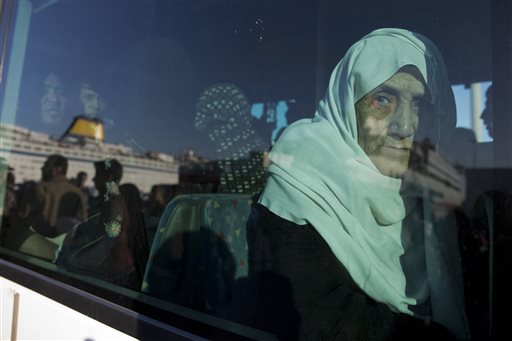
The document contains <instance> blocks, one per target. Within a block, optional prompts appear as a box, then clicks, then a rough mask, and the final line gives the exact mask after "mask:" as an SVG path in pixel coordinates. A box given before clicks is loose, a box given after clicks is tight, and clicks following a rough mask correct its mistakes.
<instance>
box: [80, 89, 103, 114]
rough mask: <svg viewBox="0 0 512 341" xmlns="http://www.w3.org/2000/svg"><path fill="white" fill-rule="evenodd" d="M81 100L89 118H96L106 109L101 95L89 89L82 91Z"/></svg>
mask: <svg viewBox="0 0 512 341" xmlns="http://www.w3.org/2000/svg"><path fill="white" fill-rule="evenodd" d="M80 100H81V101H82V104H83V105H84V114H85V116H87V117H96V116H98V114H99V113H100V112H101V111H103V109H105V102H104V101H103V98H101V95H100V94H99V93H97V92H96V91H94V90H92V89H89V88H87V87H82V88H81V89H80Z"/></svg>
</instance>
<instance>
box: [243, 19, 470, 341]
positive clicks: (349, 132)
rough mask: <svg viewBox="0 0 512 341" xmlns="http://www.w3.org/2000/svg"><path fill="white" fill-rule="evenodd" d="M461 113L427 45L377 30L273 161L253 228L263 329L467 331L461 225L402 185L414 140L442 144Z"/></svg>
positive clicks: (287, 334) (391, 335) (321, 335)
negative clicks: (446, 220)
mask: <svg viewBox="0 0 512 341" xmlns="http://www.w3.org/2000/svg"><path fill="white" fill-rule="evenodd" d="M454 115H455V105H454V99H453V94H452V91H451V88H450V84H449V82H448V79H447V76H446V72H445V68H444V62H443V60H442V57H441V56H440V54H439V51H438V50H437V48H436V47H435V46H434V45H433V43H432V42H430V41H429V40H428V39H426V38H425V37H423V36H421V35H419V34H416V33H412V32H409V31H406V30H402V29H380V30H376V31H374V32H372V33H370V34H368V35H367V36H365V37H364V38H362V39H361V40H360V41H358V42H357V43H355V44H354V45H353V46H352V47H351V48H350V49H349V50H348V52H347V54H346V55H345V56H344V57H343V59H342V60H341V61H340V63H339V64H338V65H337V66H336V68H335V69H334V71H333V73H332V76H331V79H330V82H329V87H328V90H327V94H326V96H325V98H324V99H323V100H322V101H321V102H320V104H319V106H318V109H317V112H316V114H315V116H314V118H312V119H303V120H300V121H298V122H296V123H294V124H292V125H291V126H290V127H289V128H288V129H287V130H286V131H285V132H284V133H283V135H282V136H281V138H280V139H279V141H278V142H277V143H276V145H275V146H274V148H273V150H272V153H271V156H270V157H271V160H272V165H271V166H270V168H269V172H270V175H269V179H268V183H267V185H266V187H265V190H264V192H263V193H262V195H261V197H260V200H259V204H258V205H257V206H256V209H255V210H254V212H253V215H252V219H251V221H250V224H249V226H248V228H249V230H248V238H249V241H250V245H251V249H250V257H251V263H250V268H251V271H252V276H253V278H257V279H258V281H257V282H258V297H257V302H258V307H259V309H258V310H257V313H256V317H255V320H256V321H255V324H254V325H255V326H256V327H259V328H262V329H266V330H268V331H271V332H274V333H276V334H277V335H278V336H280V337H281V338H287V339H288V338H300V339H307V340H318V339H321V340H324V339H339V340H356V339H357V340H386V339H401V338H403V339H409V338H414V339H418V338H419V339H421V338H426V339H430V338H431V337H440V338H446V337H453V336H454V337H457V338H461V339H464V338H467V337H468V333H467V325H466V320H465V313H464V304H463V292H462V283H461V276H460V273H461V272H460V265H459V264H458V259H459V257H458V251H457V250H458V244H457V238H456V237H457V236H456V229H455V226H454V225H450V224H444V225H443V226H442V228H441V227H440V226H438V225H437V224H436V223H435V222H434V217H433V215H432V214H431V211H430V209H431V207H430V204H429V200H428V196H427V195H426V194H425V193H428V191H427V190H425V189H424V188H421V186H404V184H403V180H402V178H403V176H404V174H405V173H406V171H407V170H408V168H409V163H410V162H409V160H410V157H411V150H412V146H413V139H415V137H416V138H418V135H420V136H419V138H421V139H424V138H427V137H428V138H429V139H430V140H431V141H432V142H433V143H434V144H436V145H438V146H439V145H440V144H441V143H442V139H441V137H442V135H443V133H444V132H445V129H448V128H449V127H450V126H453V125H454V124H453V123H454ZM446 131H448V130H446ZM406 187H407V188H406Z"/></svg>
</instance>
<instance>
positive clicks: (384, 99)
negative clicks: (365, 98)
mask: <svg viewBox="0 0 512 341" xmlns="http://www.w3.org/2000/svg"><path fill="white" fill-rule="evenodd" d="M375 100H376V101H377V103H379V104H383V105H387V104H390V103H391V100H390V99H389V98H388V97H386V96H376V97H375Z"/></svg>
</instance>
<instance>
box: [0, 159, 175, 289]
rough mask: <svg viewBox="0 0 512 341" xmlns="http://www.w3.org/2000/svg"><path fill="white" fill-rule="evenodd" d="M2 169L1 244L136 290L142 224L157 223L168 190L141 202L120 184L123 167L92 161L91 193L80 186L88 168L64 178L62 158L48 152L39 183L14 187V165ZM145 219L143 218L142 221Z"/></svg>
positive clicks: (144, 245) (143, 253)
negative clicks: (4, 182)
mask: <svg viewBox="0 0 512 341" xmlns="http://www.w3.org/2000/svg"><path fill="white" fill-rule="evenodd" d="M1 165H2V166H1V167H2V170H3V171H4V172H7V175H6V176H3V177H2V178H3V179H4V178H5V179H6V182H7V183H6V185H5V186H2V188H5V193H3V197H4V198H5V199H4V201H3V206H2V229H1V231H2V235H1V240H0V242H1V244H2V245H3V246H5V247H6V248H9V249H12V250H15V251H19V252H22V253H25V254H28V255H31V256H36V257H38V258H41V259H45V260H48V261H51V262H54V263H57V264H59V265H61V266H64V267H65V268H67V269H69V270H71V271H74V272H78V273H83V274H91V275H93V276H95V277H98V278H101V279H104V280H107V281H110V282H113V283H117V284H119V285H122V286H126V287H129V288H132V289H136V290H139V289H140V286H141V283H142V278H143V275H144V270H145V264H146V261H147V257H148V255H149V246H150V245H149V241H148V237H147V229H153V230H154V229H155V228H156V226H153V225H156V224H158V220H157V219H154V217H153V215H155V214H160V213H161V211H162V210H163V208H162V206H165V205H166V203H167V202H168V200H169V199H170V197H169V196H170V193H166V194H167V196H166V197H164V193H160V195H156V193H159V192H160V190H159V188H158V186H156V187H155V189H154V190H153V192H154V193H155V195H150V197H149V199H148V200H146V202H143V200H142V196H141V193H140V191H139V189H138V188H137V187H136V186H135V185H133V184H130V183H126V184H121V179H122V175H123V166H122V165H121V164H120V163H119V162H118V161H117V160H116V159H106V160H103V161H98V162H96V163H95V164H94V166H95V171H96V173H95V175H94V178H93V182H94V186H95V190H96V192H97V195H96V196H94V195H92V194H91V193H94V191H92V190H90V189H89V188H87V187H86V186H85V182H86V179H87V174H86V173H85V172H79V173H78V174H77V176H76V178H73V179H68V178H67V176H66V175H67V168H68V160H67V159H66V158H65V157H63V156H62V155H58V154H54V155H50V156H49V157H48V158H47V159H46V161H45V163H44V165H43V167H42V168H41V180H40V181H39V182H33V181H31V182H26V183H24V184H22V185H20V186H18V188H16V186H15V180H14V179H15V178H14V174H15V169H14V168H12V167H10V166H8V165H7V163H6V162H5V161H2V164H1ZM145 221H148V222H149V224H146V223H145Z"/></svg>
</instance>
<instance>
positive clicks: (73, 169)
mask: <svg viewBox="0 0 512 341" xmlns="http://www.w3.org/2000/svg"><path fill="white" fill-rule="evenodd" d="M51 154H60V155H62V156H64V157H66V158H67V159H68V172H67V176H68V177H69V178H72V177H75V176H76V174H77V173H78V172H80V171H84V172H86V173H87V174H88V179H87V183H86V185H87V186H91V187H92V186H93V183H92V178H93V176H94V173H95V170H94V164H93V163H94V162H96V161H99V160H104V159H108V158H113V159H117V160H118V161H119V162H120V163H121V164H122V165H123V179H122V181H121V182H122V183H133V184H135V185H136V186H137V187H138V188H139V190H140V191H141V192H143V193H148V192H149V191H150V190H151V187H152V186H153V185H155V184H177V183H178V169H179V164H178V163H177V162H176V161H175V160H174V159H173V157H172V156H170V155H165V154H157V155H160V156H162V158H163V159H164V160H160V159H157V158H149V157H147V156H141V155H134V154H133V152H132V151H131V148H129V147H126V146H123V145H114V144H106V143H98V142H94V143H87V144H84V145H80V144H76V143H69V142H59V141H56V140H52V139H51V138H50V137H49V136H48V135H46V134H41V133H37V132H32V131H29V130H28V129H25V128H21V127H17V126H10V125H0V157H3V158H5V159H6V161H7V162H8V163H9V165H10V166H11V167H14V169H15V175H16V182H17V183H22V182H25V181H39V180H40V179H41V167H42V166H43V164H44V162H45V160H46V158H47V157H48V156H49V155H51Z"/></svg>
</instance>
